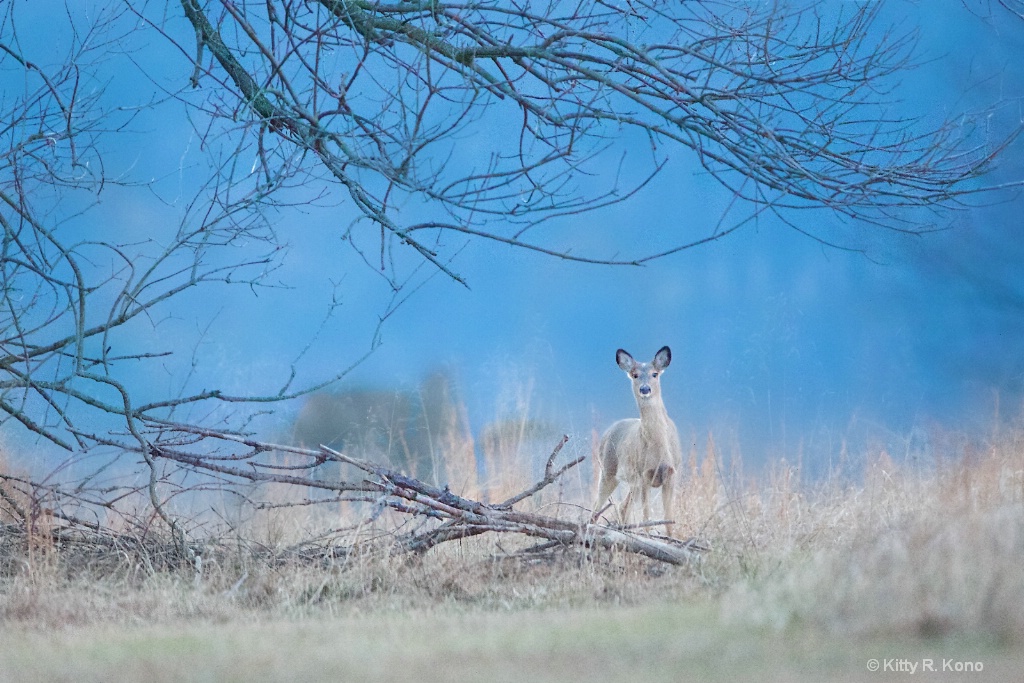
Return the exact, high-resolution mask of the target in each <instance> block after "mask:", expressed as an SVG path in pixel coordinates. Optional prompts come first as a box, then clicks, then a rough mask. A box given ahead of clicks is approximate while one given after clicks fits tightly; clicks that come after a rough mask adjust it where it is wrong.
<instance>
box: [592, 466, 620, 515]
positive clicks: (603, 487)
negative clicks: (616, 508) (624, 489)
mask: <svg viewBox="0 0 1024 683" xmlns="http://www.w3.org/2000/svg"><path fill="white" fill-rule="evenodd" d="M618 485H619V480H618V479H616V478H615V476H614V475H610V474H608V473H607V472H605V471H604V470H602V471H601V479H600V480H599V481H598V484H597V499H596V500H595V501H594V511H593V514H592V515H591V517H590V521H591V522H596V521H597V517H598V515H600V514H601V508H603V507H604V506H605V503H607V502H608V499H609V498H610V497H611V495H612V492H613V491H614V490H615V487H616V486H618Z"/></svg>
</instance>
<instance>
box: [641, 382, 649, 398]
mask: <svg viewBox="0 0 1024 683" xmlns="http://www.w3.org/2000/svg"><path fill="white" fill-rule="evenodd" d="M649 393H651V387H650V386H648V385H647V384H641V385H640V395H641V396H646V395H647V394H649Z"/></svg>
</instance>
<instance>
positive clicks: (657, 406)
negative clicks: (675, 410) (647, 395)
mask: <svg viewBox="0 0 1024 683" xmlns="http://www.w3.org/2000/svg"><path fill="white" fill-rule="evenodd" d="M637 407H639V408H640V423H641V424H643V425H645V426H646V425H657V424H660V423H662V422H665V421H667V420H668V412H666V411H665V403H664V402H663V401H662V400H661V397H660V396H658V397H657V398H652V399H649V400H647V401H643V402H639V401H638V402H637Z"/></svg>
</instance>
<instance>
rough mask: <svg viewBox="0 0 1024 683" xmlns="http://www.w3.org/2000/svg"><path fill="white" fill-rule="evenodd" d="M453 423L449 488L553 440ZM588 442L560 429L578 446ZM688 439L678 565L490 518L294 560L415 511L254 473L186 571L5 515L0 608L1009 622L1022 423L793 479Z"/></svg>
mask: <svg viewBox="0 0 1024 683" xmlns="http://www.w3.org/2000/svg"><path fill="white" fill-rule="evenodd" d="M462 423H463V422H462V420H460V419H459V418H458V416H453V417H452V422H451V425H452V428H451V429H450V430H448V432H447V433H446V434H444V435H441V436H440V437H439V439H438V443H437V446H438V448H439V449H444V450H449V449H450V450H449V452H450V453H451V455H450V456H449V457H447V458H446V462H445V467H446V468H447V470H446V474H447V476H448V477H449V478H450V480H451V481H453V482H455V481H462V482H464V484H463V485H464V486H465V489H463V490H462V491H459V489H458V488H457V487H456V486H453V490H456V491H458V492H465V493H467V494H473V493H475V494H476V497H479V498H482V499H485V500H491V501H495V500H500V499H503V498H504V497H506V496H507V495H510V494H511V493H514V492H515V491H516V490H517V488H518V487H521V486H523V484H524V482H525V483H529V482H530V481H532V480H533V479H535V474H536V473H535V471H534V469H535V467H536V462H537V460H538V459H540V460H543V459H544V458H546V455H547V453H548V452H550V451H549V447H548V446H544V447H541V445H540V444H541V443H544V442H546V440H545V439H543V438H539V439H537V442H538V443H537V444H534V445H530V439H529V438H527V437H528V436H529V434H530V429H532V427H530V425H529V424H528V423H527V422H525V421H524V422H522V423H511V424H510V425H509V428H508V430H499V431H497V432H495V434H494V435H493V437H494V441H493V443H489V442H487V439H482V441H483V443H482V444H481V449H482V450H483V452H484V454H485V460H484V462H483V463H482V466H481V467H480V468H479V471H478V467H477V463H476V460H475V458H473V457H471V455H472V453H473V445H472V442H471V441H468V439H469V437H468V436H466V434H465V430H462V429H459V428H456V427H457V425H460V424H462ZM726 437H727V438H728V435H726ZM589 441H590V439H587V438H577V439H575V440H574V442H573V443H575V444H576V448H588V447H589ZM694 444H695V445H694V446H693V447H692V448H691V450H690V451H689V452H688V453H687V454H686V456H685V458H684V462H683V463H681V465H682V468H681V469H682V472H681V474H682V476H681V477H679V479H680V483H679V486H678V488H677V490H676V491H675V495H676V496H677V501H676V510H677V511H678V519H677V522H678V524H677V528H678V530H679V533H682V534H685V535H693V536H697V537H699V538H701V539H703V540H705V541H706V542H707V543H709V544H710V545H711V546H712V551H711V552H710V553H708V554H707V555H706V556H705V557H704V559H703V560H702V561H700V562H695V563H693V564H692V565H690V566H684V567H671V566H667V565H661V564H658V563H656V562H653V561H649V560H645V559H642V558H638V557H634V556H629V555H626V554H623V553H617V552H592V551H590V550H588V549H585V548H570V549H564V550H556V551H549V552H547V553H540V554H529V555H522V554H520V553H519V551H521V550H522V549H523V548H524V547H525V546H528V545H530V543H531V542H530V541H529V540H527V539H521V538H514V537H508V536H503V535H490V536H483V537H478V538H473V539H466V540H463V541H459V542H451V543H446V544H443V545H441V546H439V547H437V548H435V549H433V550H431V551H429V552H428V553H426V554H425V555H422V556H416V555H408V554H394V553H389V552H387V551H382V550H381V549H380V548H381V546H379V545H374V544H372V543H367V544H365V549H366V550H365V552H356V553H354V554H350V555H348V556H347V557H345V558H344V559H343V560H331V559H329V558H328V557H327V555H326V554H325V555H324V556H323V557H322V558H320V559H316V558H315V556H313V559H312V560H311V556H310V555H309V554H308V553H306V554H304V555H302V558H301V559H300V557H299V553H289V552H288V551H289V549H297V548H307V549H308V548H309V547H321V548H326V549H329V548H330V545H331V543H338V544H345V545H351V544H354V543H357V542H358V541H366V540H370V539H374V538H381V537H385V536H386V535H387V534H390V533H393V532H394V531H395V529H396V528H397V529H398V530H399V531H400V532H403V531H408V530H409V528H410V526H411V525H413V524H416V523H418V522H415V521H411V520H409V519H406V518H402V517H400V516H397V515H394V514H389V513H385V514H383V515H380V516H379V517H377V518H375V519H374V520H372V521H367V519H366V514H365V513H366V507H365V505H363V504H352V505H339V504H332V505H327V506H315V505H301V504H299V505H292V506H290V507H288V506H286V505H287V504H296V503H302V501H303V499H304V498H305V497H306V496H307V495H308V492H306V491H297V490H296V489H295V488H294V487H278V488H276V489H275V488H265V489H263V490H261V491H260V492H259V496H258V497H259V499H260V500H262V501H264V502H265V503H267V505H265V506H264V507H263V509H259V510H252V509H248V510H245V511H242V510H241V509H234V510H233V511H231V512H224V513H221V514H220V517H221V518H222V519H227V520H228V521H229V522H230V523H229V524H228V527H229V533H226V534H225V533H223V532H222V533H221V534H220V536H218V538H217V539H216V541H217V544H216V551H214V550H213V549H211V552H209V553H208V554H207V555H206V556H204V557H205V560H204V562H205V564H204V570H203V574H202V576H201V577H200V578H198V579H197V578H196V576H195V575H194V573H193V572H189V571H185V570H181V569H173V568H165V567H163V566H162V565H161V564H160V563H159V562H157V561H154V557H155V556H156V555H158V554H159V552H160V549H159V547H155V546H153V545H148V546H147V545H146V544H145V543H141V544H140V545H139V546H136V547H119V546H117V544H111V545H110V546H109V547H106V549H105V550H102V549H101V551H100V552H84V551H83V550H82V549H81V548H76V547H75V546H74V545H73V544H72V545H68V544H61V543H58V542H55V541H54V537H53V535H52V533H51V534H49V535H39V534H36V536H35V537H34V538H33V537H32V536H31V533H28V532H27V531H25V530H22V531H19V530H18V529H19V527H18V525H17V523H16V520H11V519H10V517H9V515H8V518H7V520H6V522H5V526H4V527H3V529H4V531H3V532H2V533H3V536H0V622H9V623H18V624H20V625H22V626H27V627H33V626H36V627H42V628H50V627H54V626H62V625H69V624H82V623H95V622H104V621H119V622H136V621H137V622H140V623H141V622H152V621H169V622H173V621H177V620H194V619H200V620H207V621H224V620H239V619H241V620H251V619H264V618H304V617H308V616H324V615H332V614H351V613H357V612H360V611H371V610H372V611H382V610H383V611H403V610H422V609H455V610H466V609H474V610H476V609H482V610H508V609H517V610H518V609H534V608H542V607H543V608H547V607H554V606H562V607H564V606H594V605H598V606H600V605H612V604H616V605H617V604H643V603H669V604H672V603H682V602H693V601H703V602H705V603H710V604H712V605H717V606H718V607H719V608H720V612H721V614H722V615H723V618H724V619H725V620H726V621H727V622H740V623H747V624H756V625H761V626H770V627H773V628H780V629H785V628H790V627H800V625H805V626H811V627H813V628H815V629H822V630H826V631H828V632H833V633H841V634H879V633H900V634H904V635H911V636H921V635H924V636H931V635H943V634H956V633H965V632H972V633H974V632H981V633H985V634H992V635H993V636H994V637H997V638H1001V639H1004V640H1008V641H1011V642H1022V641H1024V607H1022V603H1024V601H1022V600H1020V597H1021V596H1024V568H1022V563H1021V562H1020V558H1022V557H1024V429H1014V430H1009V429H1008V430H1005V431H1003V432H1002V433H1000V434H999V435H997V436H996V437H993V438H992V439H990V440H989V442H988V443H987V444H986V445H985V446H983V447H977V448H975V449H973V450H971V449H969V448H966V449H965V448H958V449H957V453H956V455H955V456H954V455H947V454H942V453H939V454H938V455H937V456H936V457H935V459H934V460H932V461H930V462H926V463H922V462H913V461H907V462H902V461H894V459H893V458H892V457H890V456H889V455H888V454H887V453H886V452H884V451H878V452H873V453H864V454H860V455H859V456H858V455H857V454H848V460H849V462H850V463H856V462H858V460H859V462H861V463H862V466H861V467H860V468H859V471H856V468H853V467H850V468H847V469H848V471H847V473H846V475H845V476H844V477H843V478H841V477H838V476H837V477H834V478H832V479H828V480H825V481H814V482H811V481H807V480H805V478H804V476H803V473H802V471H801V467H800V465H799V463H800V461H801V457H800V454H797V456H796V457H795V459H794V460H795V464H794V463H789V462H784V461H779V462H776V463H774V464H773V465H772V466H770V467H768V468H767V469H766V470H765V471H764V472H763V473H762V474H760V475H758V476H752V475H750V474H749V473H744V468H743V466H742V462H740V461H739V459H738V458H737V456H736V454H735V453H734V452H730V457H729V458H728V463H726V462H725V460H726V459H725V458H723V456H722V453H721V449H720V447H719V445H718V443H717V442H716V439H715V438H714V436H713V435H710V434H709V435H707V437H706V438H705V439H703V440H702V441H701V442H700V443H697V442H696V441H694ZM524 448H525V449H526V451H525V453H524ZM729 448H730V449H731V450H733V451H734V450H735V448H734V447H733V446H729ZM530 449H532V450H536V451H537V452H536V453H533V452H532V450H530ZM463 470H466V471H463ZM582 471H583V470H581V472H582ZM478 474H479V476H478ZM573 476H575V477H576V479H575V480H573V482H572V485H571V486H569V485H567V486H565V487H564V488H562V489H560V490H558V491H557V492H554V493H552V496H551V497H549V498H547V499H543V498H542V499H541V500H538V501H533V502H531V503H529V504H530V505H533V506H534V507H535V508H536V509H541V510H543V511H544V512H545V513H546V514H553V515H558V516H562V517H567V518H571V519H579V520H581V521H582V520H583V519H585V518H586V516H587V515H588V514H589V511H588V510H587V509H586V506H587V505H589V503H590V496H591V495H592V490H591V488H592V484H591V483H590V482H589V481H586V480H584V479H582V478H581V473H580V472H576V473H574V474H573ZM250 493H252V494H253V497H257V496H255V492H250ZM623 493H624V492H618V495H619V497H620V498H621V496H622V494H623ZM360 505H363V507H360ZM282 506H284V507H282ZM225 509H230V508H229V507H225ZM653 509H658V507H654V508H653ZM22 526H24V525H22ZM358 547H364V546H358Z"/></svg>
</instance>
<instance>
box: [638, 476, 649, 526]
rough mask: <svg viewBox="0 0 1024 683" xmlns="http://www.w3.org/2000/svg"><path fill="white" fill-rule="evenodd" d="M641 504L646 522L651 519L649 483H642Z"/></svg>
mask: <svg viewBox="0 0 1024 683" xmlns="http://www.w3.org/2000/svg"><path fill="white" fill-rule="evenodd" d="M640 505H641V507H643V510H644V522H649V521H651V489H650V488H649V487H648V486H647V484H640Z"/></svg>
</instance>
